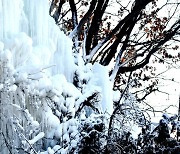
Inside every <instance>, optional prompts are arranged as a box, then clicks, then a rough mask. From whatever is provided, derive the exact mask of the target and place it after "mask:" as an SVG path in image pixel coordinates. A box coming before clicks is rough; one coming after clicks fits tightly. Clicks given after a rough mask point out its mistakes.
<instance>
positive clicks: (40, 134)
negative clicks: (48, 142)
mask: <svg viewBox="0 0 180 154" xmlns="http://www.w3.org/2000/svg"><path fill="white" fill-rule="evenodd" d="M43 137H44V132H40V133H39V134H38V135H37V136H35V137H34V138H33V139H31V140H29V143H30V144H34V143H36V142H37V141H38V140H40V139H42V138H43Z"/></svg>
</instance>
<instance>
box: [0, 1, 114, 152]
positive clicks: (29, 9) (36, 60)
mask: <svg viewBox="0 0 180 154" xmlns="http://www.w3.org/2000/svg"><path fill="white" fill-rule="evenodd" d="M48 12H49V3H48V0H11V1H9V0H0V98H1V102H0V146H1V149H0V153H2V154H7V153H9V150H11V152H12V153H13V154H16V153H23V152H24V151H27V152H32V153H36V150H39V149H43V150H44V152H42V151H41V152H42V153H57V151H58V150H59V151H58V153H67V151H68V148H69V146H71V148H73V147H76V145H77V140H78V138H77V137H78V136H77V133H78V132H77V131H78V124H77V120H76V119H75V118H74V119H73V118H71V119H70V118H69V119H68V118H66V117H65V116H64V115H68V116H69V117H75V110H77V109H78V108H79V106H80V105H81V103H82V102H83V101H84V100H86V98H87V97H88V96H90V95H92V93H93V92H98V93H100V95H101V98H100V102H101V104H99V106H100V108H102V110H100V112H109V113H111V112H112V99H113V98H112V96H113V95H112V94H111V91H112V85H111V83H110V81H109V76H108V71H107V70H106V68H104V67H103V66H101V65H99V64H96V65H95V66H91V65H86V66H85V67H84V68H83V66H81V67H82V68H77V67H78V66H77V65H75V62H74V56H73V52H72V45H73V43H72V41H71V39H70V38H69V37H68V36H66V35H65V34H64V33H63V32H62V31H60V29H59V28H58V26H57V25H56V24H55V22H54V20H53V19H52V18H51V17H50V16H49V14H48ZM78 70H79V72H80V73H79V74H78V75H79V78H80V79H82V80H86V81H87V82H88V83H89V84H88V83H87V85H86V84H85V85H83V84H82V83H81V84H82V85H81V88H82V90H79V89H78V88H76V87H75V86H74V85H73V84H72V83H73V77H74V73H75V71H77V72H78ZM108 88H110V89H108ZM70 138H71V140H70ZM6 139H8V140H9V141H11V145H12V146H11V147H10V145H7V144H5V143H4V141H6ZM53 139H54V140H53ZM42 142H43V147H42V144H41V143H42ZM59 142H62V143H64V142H66V143H69V145H68V146H64V148H63V145H62V144H61V145H59ZM39 146H41V147H39ZM18 147H21V148H20V149H19V148H18ZM9 148H10V149H9ZM23 150H24V151H23Z"/></svg>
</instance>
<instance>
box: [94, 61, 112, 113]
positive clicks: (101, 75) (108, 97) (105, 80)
mask: <svg viewBox="0 0 180 154" xmlns="http://www.w3.org/2000/svg"><path fill="white" fill-rule="evenodd" d="M93 72H94V76H95V77H96V79H97V81H96V85H97V86H99V87H101V91H102V100H101V106H102V109H103V112H104V113H105V112H107V113H108V114H110V115H111V114H112V112H113V93H112V88H113V85H112V83H111V82H110V79H109V72H108V69H107V68H106V67H104V66H102V65H100V64H98V63H95V64H94V66H93Z"/></svg>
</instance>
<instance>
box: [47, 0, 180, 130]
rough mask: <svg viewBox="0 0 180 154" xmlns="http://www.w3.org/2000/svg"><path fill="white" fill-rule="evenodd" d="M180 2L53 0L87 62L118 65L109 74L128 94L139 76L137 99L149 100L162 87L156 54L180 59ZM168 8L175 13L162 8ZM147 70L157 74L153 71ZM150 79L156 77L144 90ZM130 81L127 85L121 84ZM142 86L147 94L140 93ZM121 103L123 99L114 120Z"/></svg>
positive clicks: (52, 10) (56, 12) (52, 12)
mask: <svg viewBox="0 0 180 154" xmlns="http://www.w3.org/2000/svg"><path fill="white" fill-rule="evenodd" d="M114 6H115V7H114ZM179 6H180V3H179V2H177V1H174V0H167V1H164V2H163V3H162V4H161V3H160V1H157V0H134V1H127V2H123V1H121V0H116V1H110V0H104V1H103V0H99V1H97V0H91V1H86V0H84V1H74V0H72V1H70V0H69V1H64V0H59V1H51V7H50V15H51V16H52V17H53V18H54V19H55V21H56V23H57V24H58V25H60V27H61V28H62V29H65V31H66V32H68V33H69V36H70V37H72V38H73V40H74V51H75V52H77V53H80V52H81V51H82V52H83V58H84V61H85V63H92V64H94V63H95V62H98V63H100V64H101V65H103V66H112V65H113V67H111V68H112V69H111V70H110V72H109V76H110V79H111V80H112V82H114V89H115V90H120V91H121V93H123V95H124V94H125V93H126V90H127V89H128V88H127V87H128V86H129V85H128V83H129V82H131V85H132V82H133V86H134V87H135V88H136V91H135V92H134V94H135V95H136V97H137V101H144V100H145V98H146V97H147V96H148V95H149V94H151V93H152V92H154V91H160V90H159V89H158V86H157V85H158V82H159V79H158V77H159V76H160V75H161V73H159V74H155V70H156V66H152V60H153V63H165V64H169V65H174V64H175V63H177V62H178V61H179V58H180V57H179V53H177V52H176V50H177V49H178V48H179V46H178V45H177V43H179V41H180V40H179V32H180V31H179V30H180V18H179V15H178V10H179ZM171 7H173V8H175V9H174V10H172V9H170V8H171ZM109 8H111V9H109ZM112 8H113V11H112V12H111V10H112ZM165 9H166V10H168V12H169V14H165V13H164V14H162V12H163V11H164V10H165ZM86 10H87V11H86ZM109 10H110V11H109ZM114 10H116V11H114ZM70 14H71V15H70ZM69 17H70V18H69ZM172 50H174V51H175V53H174V52H173V51H172ZM149 63H150V64H149ZM145 71H147V72H151V74H150V75H147V74H146V73H144V72H145ZM129 72H130V73H129ZM162 73H163V72H162ZM124 75H125V76H128V77H125V76H124ZM127 78H129V79H127ZM144 82H150V83H149V85H148V86H147V87H145V88H144V89H142V88H141V89H140V90H139V91H138V90H137V88H140V87H142V85H143V83H144ZM125 83H127V87H125V88H124V87H123V86H121V87H120V85H125ZM119 87H120V88H119ZM122 87H123V88H122ZM123 89H124V92H123ZM131 89H132V86H131ZM139 92H141V93H143V94H141V95H139ZM120 106H121V104H120V101H119V102H118V103H116V107H115V108H114V112H113V114H112V116H111V118H112V120H113V118H114V116H115V115H116V114H117V112H118V111H119V110H120ZM109 127H110V128H111V122H110V126H109Z"/></svg>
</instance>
